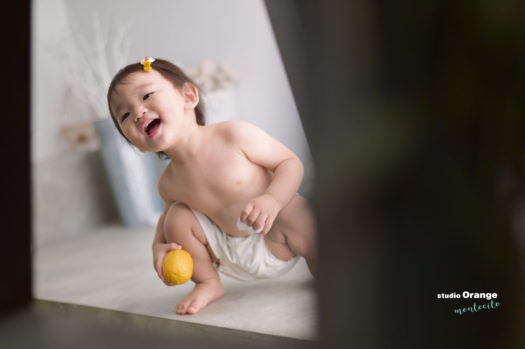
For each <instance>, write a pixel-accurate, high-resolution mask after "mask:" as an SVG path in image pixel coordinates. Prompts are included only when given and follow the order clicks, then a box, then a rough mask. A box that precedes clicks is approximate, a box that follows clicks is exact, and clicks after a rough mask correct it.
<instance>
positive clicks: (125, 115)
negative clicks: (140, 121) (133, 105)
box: [120, 112, 129, 122]
mask: <svg viewBox="0 0 525 349" xmlns="http://www.w3.org/2000/svg"><path fill="white" fill-rule="evenodd" d="M128 116H129V112H127V113H125V114H124V115H122V117H121V118H120V122H122V121H124V120H126V118H127V117H128Z"/></svg>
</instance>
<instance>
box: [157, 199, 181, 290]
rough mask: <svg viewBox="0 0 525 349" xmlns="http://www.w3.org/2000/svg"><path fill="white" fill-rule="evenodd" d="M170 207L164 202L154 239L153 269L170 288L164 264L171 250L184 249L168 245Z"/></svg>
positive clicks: (171, 244)
mask: <svg viewBox="0 0 525 349" xmlns="http://www.w3.org/2000/svg"><path fill="white" fill-rule="evenodd" d="M168 208H169V205H168V203H167V202H166V201H164V212H162V214H161V215H160V217H159V221H158V223H157V229H156V231H155V237H154V238H153V244H152V250H153V267H154V268H155V271H156V272H157V275H158V276H159V278H160V279H161V280H162V281H163V282H164V283H165V284H166V285H168V286H170V285H171V284H168V283H167V282H166V280H164V275H163V274H162V263H163V262H164V257H166V254H167V253H168V252H169V251H171V250H177V249H180V248H182V246H180V245H178V244H176V243H168V242H167V241H166V237H165V235H164V219H165V217H166V212H167V211H168Z"/></svg>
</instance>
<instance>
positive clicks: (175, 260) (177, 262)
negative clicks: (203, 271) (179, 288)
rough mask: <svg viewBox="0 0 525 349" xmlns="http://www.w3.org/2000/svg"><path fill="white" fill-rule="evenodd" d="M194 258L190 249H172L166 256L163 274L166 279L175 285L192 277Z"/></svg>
mask: <svg viewBox="0 0 525 349" xmlns="http://www.w3.org/2000/svg"><path fill="white" fill-rule="evenodd" d="M192 273H193V260H192V259H191V256H190V254H189V253H188V251H185V250H171V251H170V252H168V254H167V255H166V257H164V262H163V264H162V275H163V276H164V279H165V280H166V281H167V282H169V283H171V284H174V285H180V284H183V283H185V282H186V281H188V280H189V279H191V274H192Z"/></svg>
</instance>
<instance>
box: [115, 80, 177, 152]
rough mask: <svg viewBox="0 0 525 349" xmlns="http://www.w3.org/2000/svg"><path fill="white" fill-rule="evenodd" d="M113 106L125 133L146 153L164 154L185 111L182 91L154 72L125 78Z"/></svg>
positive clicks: (117, 91) (118, 86)
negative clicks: (171, 135)
mask: <svg viewBox="0 0 525 349" xmlns="http://www.w3.org/2000/svg"><path fill="white" fill-rule="evenodd" d="M110 104H111V106H110V107H111V110H112V112H113V115H114V116H115V119H116V121H117V123H118V124H119V126H120V129H121V130H122V133H123V134H124V135H125V136H126V138H127V139H128V140H129V141H130V142H131V143H132V144H133V145H134V146H136V147H137V148H138V149H139V150H141V151H143V152H145V151H151V152H158V151H162V150H163V148H164V147H166V146H167V141H168V139H169V136H170V130H172V129H173V126H176V123H177V122H178V121H179V120H181V119H182V117H183V116H184V111H185V109H186V103H185V100H184V98H183V96H182V94H181V92H180V91H179V89H177V88H175V86H174V85H173V84H172V83H171V82H170V81H168V80H166V79H165V78H164V77H163V76H162V75H161V74H160V73H159V72H157V71H155V70H151V71H149V72H136V73H131V74H130V75H128V76H127V77H125V78H124V79H123V80H122V82H121V83H120V84H118V85H117V87H116V88H115V91H114V92H113V95H112V96H111V102H110ZM175 129H176V127H175Z"/></svg>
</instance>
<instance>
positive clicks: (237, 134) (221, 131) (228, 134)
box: [214, 120, 255, 141]
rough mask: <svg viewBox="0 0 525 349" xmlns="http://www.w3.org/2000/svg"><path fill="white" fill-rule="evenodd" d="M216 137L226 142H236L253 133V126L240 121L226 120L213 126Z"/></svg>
mask: <svg viewBox="0 0 525 349" xmlns="http://www.w3.org/2000/svg"><path fill="white" fill-rule="evenodd" d="M214 127H215V129H214V131H215V132H214V133H215V134H216V136H218V137H221V138H224V139H225V140H227V141H236V140H239V139H240V138H241V137H242V138H244V137H246V136H247V135H249V134H250V133H251V132H253V129H254V128H255V126H254V125H252V124H250V123H249V122H246V121H242V120H228V121H223V122H220V123H217V124H214Z"/></svg>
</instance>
